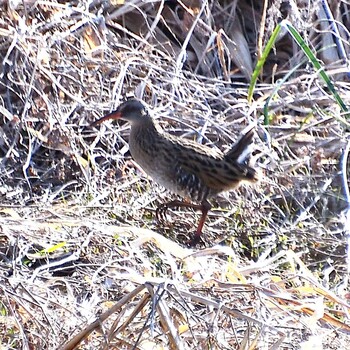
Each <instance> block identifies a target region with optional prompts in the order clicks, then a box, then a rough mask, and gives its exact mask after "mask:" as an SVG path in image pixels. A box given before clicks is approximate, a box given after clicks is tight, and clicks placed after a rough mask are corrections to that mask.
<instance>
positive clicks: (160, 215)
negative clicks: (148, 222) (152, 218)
mask: <svg viewBox="0 0 350 350" xmlns="http://www.w3.org/2000/svg"><path fill="white" fill-rule="evenodd" d="M179 207H185V208H194V209H198V210H201V206H200V205H197V204H192V203H188V202H183V201H179V200H174V201H171V202H168V203H164V204H161V205H160V206H159V207H158V208H157V209H156V218H157V220H158V222H160V223H164V222H166V221H167V220H166V212H167V210H168V209H169V208H179Z"/></svg>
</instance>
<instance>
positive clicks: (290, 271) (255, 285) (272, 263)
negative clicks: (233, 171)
mask: <svg viewBox="0 0 350 350" xmlns="http://www.w3.org/2000/svg"><path fill="white" fill-rule="evenodd" d="M0 3H1V8H0V13H1V16H0V55H1V69H0V134H1V135H0V136H1V137H0V157H1V158H0V195H1V207H0V214H1V215H0V228H1V231H0V332H1V336H0V349H57V348H62V349H72V348H74V347H76V348H78V349H299V348H302V349H321V348H323V349H349V348H350V337H349V331H350V320H349V312H350V304H349V303H348V299H349V298H350V297H349V295H350V294H349V292H350V291H349V282H348V275H349V271H348V268H349V265H348V261H347V257H346V255H347V250H348V246H347V239H349V231H348V230H349V227H350V223H349V220H348V222H347V223H346V219H349V216H346V215H347V213H348V212H347V210H346V209H347V208H348V207H349V199H348V198H347V189H348V185H349V182H348V180H347V178H348V176H349V171H348V165H349V160H348V154H347V152H348V148H349V137H348V135H349V128H348V127H347V125H346V116H342V115H341V112H340V110H339V108H338V106H337V104H336V103H335V102H334V101H333V98H332V97H331V96H330V94H329V92H328V91H327V89H326V88H325V86H324V84H323V82H322V81H321V80H320V79H319V77H318V74H317V72H315V71H314V70H313V68H312V66H310V64H309V63H308V61H307V60H306V59H305V56H304V55H303V53H302V52H301V50H300V48H299V47H298V46H297V45H296V44H295V43H294V42H293V41H292V39H291V38H290V36H289V35H288V34H287V33H284V35H281V36H280V37H279V38H278V41H277V42H276V45H275V50H274V51H273V52H271V54H270V56H269V57H268V59H267V61H266V63H265V65H264V69H263V73H262V74H261V76H260V79H259V83H258V85H257V86H256V89H255V92H254V101H253V102H252V103H248V101H247V91H248V84H249V82H250V77H251V74H252V71H253V69H254V66H255V64H256V62H257V60H258V58H259V57H260V55H261V52H262V50H263V48H264V46H265V44H266V42H267V40H268V39H269V38H270V36H271V33H272V31H273V30H274V28H275V26H276V25H277V24H278V23H279V22H280V21H281V20H282V19H285V18H287V19H288V20H289V21H290V22H291V23H292V24H293V25H294V26H295V27H296V28H297V29H298V31H299V32H300V33H301V35H302V36H303V37H304V39H305V41H306V42H307V44H308V45H309V46H310V47H312V48H313V49H314V50H315V52H317V55H318V58H319V59H320V60H321V62H322V64H323V65H324V66H325V67H326V70H327V73H328V74H329V76H330V77H331V78H332V79H333V82H334V84H335V85H336V88H337V90H338V91H339V93H340V95H341V97H342V98H343V100H344V102H345V104H347V105H349V100H350V86H349V83H348V71H347V70H346V69H347V67H346V65H345V64H344V62H342V60H341V59H340V58H339V57H341V56H339V49H338V48H337V47H336V46H335V44H334V43H335V39H336V38H342V40H343V45H344V48H345V51H346V53H347V54H348V53H349V51H350V47H349V32H348V29H349V27H350V22H349V10H350V6H349V5H348V3H347V2H346V1H329V5H330V6H331V8H330V11H331V13H332V15H333V16H334V19H335V20H336V21H337V23H338V29H339V33H338V34H337V35H335V36H333V35H332V34H331V26H330V24H329V23H330V22H329V21H328V19H327V17H326V12H325V11H324V10H323V8H322V4H321V1H312V2H311V3H312V6H311V7H310V6H309V5H310V4H309V1H302V0H294V1H293V0H291V1H278V0H271V1H269V2H268V4H267V7H266V8H264V7H263V5H264V4H263V3H264V1H255V0H252V1H228V0H227V1H225V0H221V1H219V0H213V1H211V0H208V1H204V0H197V1H196V0H193V1H191V0H183V1H182V2H180V1H175V0H174V1H153V2H151V1H139V0H133V1H125V3H124V2H123V1H110V2H109V1H90V2H84V1H71V2H69V3H66V2H60V1H57V2H55V1H45V0H43V1H30V0H29V1H26V0H24V1H22V2H20V1H0ZM324 3H326V1H324ZM332 6H333V7H332ZM287 73H289V74H290V75H288V76H287ZM285 77H287V78H286V79H285V81H283V82H282V83H281V86H280V87H279V88H278V89H277V93H276V94H275V95H274V96H273V98H272V99H271V100H270V101H269V104H268V112H269V125H264V123H263V118H262V114H263V109H264V106H265V104H266V103H267V101H268V99H269V98H270V97H271V94H272V93H273V89H274V88H275V87H276V82H278V81H281V79H284V78H285ZM128 95H136V96H138V97H140V98H142V99H143V100H145V101H146V102H147V103H149V104H150V105H151V106H152V108H153V109H154V115H155V117H156V118H157V119H158V120H159V122H160V123H161V125H162V126H163V127H164V128H166V129H167V130H168V131H169V132H171V133H174V134H178V135H183V136H184V137H188V138H192V139H196V140H198V141H199V142H203V143H206V144H210V145H212V146H213V147H219V148H221V149H222V150H224V149H225V148H227V147H229V146H230V145H231V144H232V142H233V141H234V140H236V139H237V137H238V135H239V133H240V132H241V130H243V128H244V127H246V126H247V125H248V124H250V123H253V122H257V123H258V125H259V127H258V133H257V136H256V140H255V143H256V152H255V157H256V162H257V166H258V167H259V168H261V169H262V172H263V173H264V179H263V181H261V183H259V184H258V185H256V186H254V187H253V188H248V187H242V188H241V189H240V190H238V191H235V192H231V193H229V194H225V195H223V196H220V197H218V198H216V199H215V203H213V204H214V206H215V210H213V211H212V212H211V214H210V216H209V220H208V222H207V224H206V226H205V234H204V237H203V243H202V246H201V247H197V249H188V248H187V247H186V246H185V244H184V241H185V240H186V237H188V235H190V234H192V233H193V230H194V228H195V223H196V221H197V220H198V215H199V214H198V213H196V212H191V211H189V210H181V211H180V210H179V211H172V212H171V213H169V215H168V217H169V224H168V225H166V226H165V227H164V226H161V225H159V224H157V222H156V220H155V217H154V212H155V208H156V207H157V206H158V205H159V204H160V203H162V202H165V201H167V200H169V199H171V198H174V197H173V195H172V194H171V193H168V192H166V191H165V190H164V189H163V188H160V187H158V186H157V185H156V184H155V183H153V182H152V181H151V180H150V179H149V178H147V177H146V176H145V175H144V174H143V173H142V172H141V171H140V169H139V168H138V167H137V166H136V165H135V164H134V163H133V162H132V160H131V158H130V155H129V154H128V147H127V139H128V130H129V126H128V125H126V124H123V123H118V124H117V123H116V124H114V125H112V124H111V123H107V124H105V125H103V126H101V127H100V128H99V129H92V128H90V127H89V124H90V123H91V122H92V121H94V120H96V119H97V118H99V117H101V116H102V115H103V114H104V113H107V112H108V111H110V110H111V109H112V108H114V107H115V106H117V105H118V104H119V102H120V101H121V100H122V99H123V98H125V96H128ZM347 128H348V130H347Z"/></svg>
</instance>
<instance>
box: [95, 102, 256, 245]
mask: <svg viewBox="0 0 350 350" xmlns="http://www.w3.org/2000/svg"><path fill="white" fill-rule="evenodd" d="M110 119H121V120H125V121H127V122H129V123H130V124H131V130H130V135H129V150H130V153H131V156H132V157H133V159H134V161H135V162H136V163H137V164H138V165H139V166H140V167H141V168H142V169H143V170H144V171H145V173H146V174H147V175H149V176H150V177H151V178H152V179H153V180H154V181H155V182H156V183H158V184H160V185H162V186H163V187H165V188H166V189H168V190H170V191H171V192H173V193H175V194H178V195H180V196H181V197H182V198H183V199H184V201H180V200H174V201H171V202H168V203H165V204H162V205H160V206H159V207H158V208H157V210H156V217H157V218H158V219H159V217H160V216H161V215H164V214H165V213H166V210H167V209H168V208H170V207H190V208H193V209H196V210H200V211H201V214H202V215H201V218H200V220H199V223H198V226H197V229H196V231H195V234H194V236H193V237H192V238H191V239H190V240H189V245H191V246H194V245H197V244H198V243H199V242H200V240H201V235H202V230H203V226H204V223H205V221H206V218H207V215H208V212H209V211H210V209H211V208H212V206H211V204H210V202H209V199H210V198H212V197H214V196H216V195H218V194H219V193H221V192H224V191H229V190H233V189H235V188H237V187H238V186H239V185H240V184H241V183H242V182H248V183H254V182H257V181H258V180H259V172H258V171H257V169H255V168H254V167H253V166H251V165H250V164H249V162H248V158H249V154H250V147H249V146H250V145H251V144H252V140H253V136H254V131H255V127H252V128H250V129H249V130H248V131H247V132H246V133H245V134H243V135H242V136H241V137H240V139H239V140H238V142H236V143H235V144H234V145H233V146H232V147H231V148H230V149H229V150H228V151H227V152H221V151H220V150H218V149H214V148H212V147H209V146H207V145H203V144H200V143H198V142H196V141H193V140H190V139H186V138H182V137H179V136H175V135H171V134H170V133H168V132H166V131H164V130H163V129H162V128H161V127H160V125H159V124H158V122H157V121H156V120H155V119H154V118H153V117H152V116H151V111H150V110H149V108H148V106H147V105H146V104H145V103H144V102H143V101H142V100H140V99H137V98H129V99H127V100H126V101H124V102H122V103H121V104H120V105H119V106H118V107H117V109H116V110H114V111H113V112H111V113H109V114H107V115H105V116H104V117H102V118H100V119H98V120H96V121H95V122H93V123H92V124H91V126H92V127H96V126H97V125H99V124H101V123H103V122H105V121H106V120H110Z"/></svg>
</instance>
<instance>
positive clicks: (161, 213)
mask: <svg viewBox="0 0 350 350" xmlns="http://www.w3.org/2000/svg"><path fill="white" fill-rule="evenodd" d="M171 207H173V208H174V207H176V208H179V207H185V208H192V209H195V210H200V211H201V212H202V216H201V218H200V220H199V224H198V227H197V230H196V233H195V235H194V237H193V239H191V240H190V241H189V245H191V246H192V245H196V244H197V243H198V242H199V241H200V236H201V234H202V229H203V226H204V223H205V220H206V218H207V215H208V212H209V210H210V209H211V205H210V203H209V202H208V201H207V200H206V199H205V200H203V202H202V203H201V204H193V203H189V202H183V201H179V200H174V201H171V202H169V203H165V204H162V205H161V206H159V207H158V208H157V210H156V218H157V220H158V221H159V222H164V221H166V220H164V219H165V215H166V211H167V210H168V209H169V208H171Z"/></svg>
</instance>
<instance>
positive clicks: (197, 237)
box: [189, 199, 211, 246]
mask: <svg viewBox="0 0 350 350" xmlns="http://www.w3.org/2000/svg"><path fill="white" fill-rule="evenodd" d="M198 207H199V208H198V209H200V210H201V212H202V216H201V218H200V220H199V223H198V227H197V230H196V233H195V234H194V237H193V238H192V239H191V240H190V241H189V245H191V246H194V245H196V244H197V243H199V241H200V238H201V234H202V230H203V226H204V223H205V220H206V219H207V216H208V212H209V210H210V209H211V204H210V203H209V202H208V201H207V200H206V199H204V200H203V202H202V203H201V205H199V206H198Z"/></svg>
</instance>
